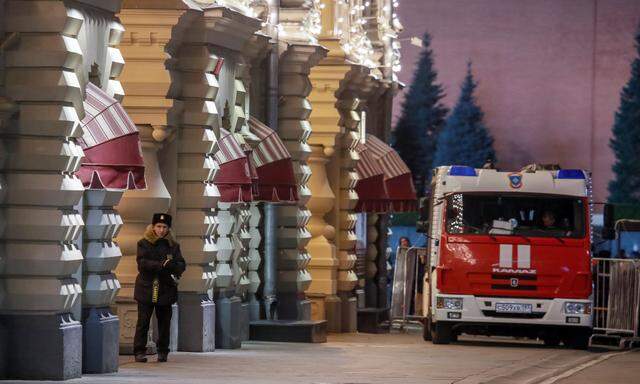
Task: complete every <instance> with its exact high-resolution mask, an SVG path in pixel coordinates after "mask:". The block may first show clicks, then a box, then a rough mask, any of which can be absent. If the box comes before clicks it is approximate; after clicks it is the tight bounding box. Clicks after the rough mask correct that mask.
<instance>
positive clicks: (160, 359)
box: [158, 352, 169, 363]
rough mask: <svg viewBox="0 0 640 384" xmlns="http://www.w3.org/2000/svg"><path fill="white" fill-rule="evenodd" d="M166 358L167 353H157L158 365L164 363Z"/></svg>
mask: <svg viewBox="0 0 640 384" xmlns="http://www.w3.org/2000/svg"><path fill="white" fill-rule="evenodd" d="M168 356H169V354H168V353H167V352H158V363H166V362H167V357H168Z"/></svg>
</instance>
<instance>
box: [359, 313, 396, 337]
mask: <svg viewBox="0 0 640 384" xmlns="http://www.w3.org/2000/svg"><path fill="white" fill-rule="evenodd" d="M388 321H389V308H363V309H358V332H363V333H389V329H390V327H389V326H388V325H387V326H383V325H382V323H383V322H387V324H388Z"/></svg>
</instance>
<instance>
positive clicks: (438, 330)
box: [431, 321, 451, 344]
mask: <svg viewBox="0 0 640 384" xmlns="http://www.w3.org/2000/svg"><path fill="white" fill-rule="evenodd" d="M431 339H432V340H431V341H432V342H433V344H449V343H451V324H448V323H444V322H442V321H439V322H437V323H436V324H435V325H434V326H433V327H431Z"/></svg>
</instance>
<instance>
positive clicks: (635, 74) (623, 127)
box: [609, 26, 640, 204]
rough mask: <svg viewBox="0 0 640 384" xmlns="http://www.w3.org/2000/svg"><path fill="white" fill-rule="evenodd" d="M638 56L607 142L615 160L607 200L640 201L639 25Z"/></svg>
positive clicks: (636, 37) (620, 201)
mask: <svg viewBox="0 0 640 384" xmlns="http://www.w3.org/2000/svg"><path fill="white" fill-rule="evenodd" d="M635 40H636V44H635V46H636V50H637V54H638V56H637V57H636V58H635V59H634V60H633V62H632V63H631V78H630V79H629V81H628V82H627V84H626V85H625V86H624V88H622V92H621V93H620V108H618V111H617V112H616V114H615V120H614V123H613V137H612V139H611V141H610V143H609V146H610V147H611V149H613V153H614V155H615V157H616V160H615V162H614V164H613V167H612V169H613V173H614V179H613V180H612V181H611V182H610V183H609V193H610V194H609V201H610V202H612V203H626V204H640V26H639V27H638V30H637V32H636V36H635Z"/></svg>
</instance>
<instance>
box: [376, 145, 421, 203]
mask: <svg viewBox="0 0 640 384" xmlns="http://www.w3.org/2000/svg"><path fill="white" fill-rule="evenodd" d="M365 146H366V147H367V150H368V151H367V152H369V153H370V154H371V156H372V157H373V159H375V161H376V162H377V163H378V165H379V166H380V168H382V170H383V171H384V183H385V186H386V188H387V196H388V199H389V209H390V210H392V211H396V212H408V211H415V210H417V208H418V202H417V198H416V189H415V187H414V186H413V178H412V176H411V171H410V170H409V167H407V165H406V164H405V163H404V161H402V159H401V158H400V156H399V155H398V153H397V152H396V151H395V150H394V149H393V148H391V147H390V146H389V145H387V144H386V143H384V142H383V141H382V140H380V139H378V138H377V137H375V136H373V135H367V141H366V143H365Z"/></svg>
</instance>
